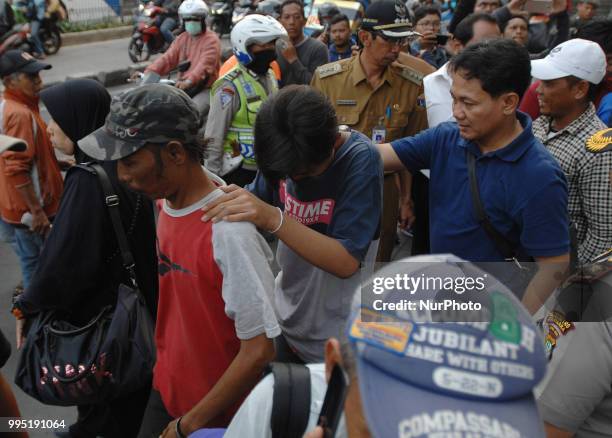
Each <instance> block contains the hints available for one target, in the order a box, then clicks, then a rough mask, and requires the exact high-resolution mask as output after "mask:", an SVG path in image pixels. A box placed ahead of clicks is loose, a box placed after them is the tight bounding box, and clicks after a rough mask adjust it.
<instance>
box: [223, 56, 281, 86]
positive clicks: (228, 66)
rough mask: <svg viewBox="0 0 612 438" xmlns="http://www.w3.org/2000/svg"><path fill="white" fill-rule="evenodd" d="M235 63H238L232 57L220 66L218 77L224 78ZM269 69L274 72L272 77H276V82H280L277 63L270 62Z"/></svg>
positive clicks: (234, 57)
mask: <svg viewBox="0 0 612 438" xmlns="http://www.w3.org/2000/svg"><path fill="white" fill-rule="evenodd" d="M237 62H238V60H237V59H236V56H235V55H232V56H231V57H230V58H229V59H228V60H227V61H225V62H224V63H223V65H222V66H221V69H220V70H219V77H222V76H224V75H225V73H227V72H228V71H230V70H231V69H232V68H233V67H234V66H235V65H236V63H237ZM270 68H271V69H272V71H273V72H274V76H276V80H277V81H280V79H281V71H280V67H279V66H278V63H277V62H276V61H272V64H270Z"/></svg>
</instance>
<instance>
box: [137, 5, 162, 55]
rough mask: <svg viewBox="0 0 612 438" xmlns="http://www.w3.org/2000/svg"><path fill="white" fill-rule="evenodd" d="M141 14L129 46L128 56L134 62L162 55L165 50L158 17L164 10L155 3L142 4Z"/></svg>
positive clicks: (140, 7) (138, 16)
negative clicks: (154, 55) (157, 54)
mask: <svg viewBox="0 0 612 438" xmlns="http://www.w3.org/2000/svg"><path fill="white" fill-rule="evenodd" d="M138 10H139V14H138V15H137V17H136V20H135V23H134V31H133V32H132V39H131V40H130V45H129V46H128V54H129V56H130V59H131V60H132V62H143V61H146V60H148V59H149V58H150V57H151V55H153V54H155V53H161V52H163V51H164V48H165V40H164V37H163V35H162V34H161V31H160V30H159V27H158V26H157V20H156V18H157V16H158V15H159V14H160V13H161V11H162V8H161V7H159V6H155V5H154V4H153V2H148V3H146V4H140V6H139V8H138Z"/></svg>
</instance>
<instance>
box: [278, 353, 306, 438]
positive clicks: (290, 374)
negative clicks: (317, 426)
mask: <svg viewBox="0 0 612 438" xmlns="http://www.w3.org/2000/svg"><path fill="white" fill-rule="evenodd" d="M269 371H270V372H272V374H273V375H274V397H273V402H272V417H271V419H270V427H271V428H272V438H302V437H303V436H304V433H305V432H306V426H308V418H309V417H310V370H309V369H308V367H307V366H306V365H302V364H297V363H280V362H274V363H271V364H270V365H269Z"/></svg>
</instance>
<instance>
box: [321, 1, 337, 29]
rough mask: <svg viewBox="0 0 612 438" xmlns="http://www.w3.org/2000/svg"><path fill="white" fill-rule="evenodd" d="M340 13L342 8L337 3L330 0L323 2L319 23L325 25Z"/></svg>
mask: <svg viewBox="0 0 612 438" xmlns="http://www.w3.org/2000/svg"><path fill="white" fill-rule="evenodd" d="M340 13H341V12H340V8H338V6H336V5H335V4H333V3H330V2H326V3H323V4H322V5H321V6H319V9H318V15H319V23H320V24H321V26H323V25H325V23H326V22H327V21H329V20H331V18H332V17H333V16H334V15H338V14H340Z"/></svg>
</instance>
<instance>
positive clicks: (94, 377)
mask: <svg viewBox="0 0 612 438" xmlns="http://www.w3.org/2000/svg"><path fill="white" fill-rule="evenodd" d="M79 167H80V168H82V169H84V170H87V171H89V172H91V173H94V174H96V175H97V176H98V178H99V180H100V183H101V185H102V189H103V192H104V199H105V203H106V206H107V209H108V212H109V215H110V218H111V221H112V224H113V228H114V230H115V235H116V238H117V243H118V245H119V249H120V252H121V257H122V260H123V266H124V268H125V270H126V271H127V273H128V275H129V278H130V282H131V284H130V285H129V286H128V285H125V284H121V285H119V288H118V291H117V303H116V305H115V306H114V308H113V307H112V306H107V307H105V308H103V309H102V310H101V311H100V313H99V314H98V315H97V316H96V317H94V318H93V319H92V320H91V321H90V322H89V323H87V324H86V325H85V326H83V327H76V326H74V325H72V324H71V323H69V322H68V321H65V320H62V319H60V318H58V316H57V314H56V312H55V311H52V310H51V311H42V312H40V313H39V314H38V315H37V316H36V317H35V318H34V320H33V323H32V326H31V328H30V330H29V332H28V335H27V339H26V342H25V346H24V348H23V351H22V353H21V357H20V361H19V365H18V367H17V374H16V376H15V383H16V384H17V386H19V387H20V388H21V389H22V390H23V391H24V392H26V393H27V394H29V395H30V396H32V397H34V398H35V399H37V400H39V401H41V402H42V403H45V404H50V405H60V406H72V405H81V404H97V403H101V402H107V401H110V400H112V399H113V398H115V397H118V396H122V395H126V394H129V393H131V392H134V391H136V390H138V389H141V388H143V387H144V386H145V385H148V384H150V381H151V379H152V375H153V365H154V362H155V345H154V342H153V331H154V325H153V320H152V318H151V315H150V313H149V310H148V309H147V307H146V305H145V300H144V297H143V295H142V293H141V292H140V291H139V290H138V285H137V283H136V276H135V272H134V258H133V256H132V253H131V251H130V249H129V245H128V241H127V237H126V235H125V231H124V229H123V225H122V223H121V218H120V216H119V210H118V206H119V201H120V200H119V197H118V196H117V195H116V194H115V193H114V190H113V187H112V185H111V183H110V180H109V178H108V175H107V174H106V172H105V171H104V169H103V168H102V166H100V165H99V164H97V163H89V164H87V165H79ZM104 293H108V292H106V291H105V292H104Z"/></svg>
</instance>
